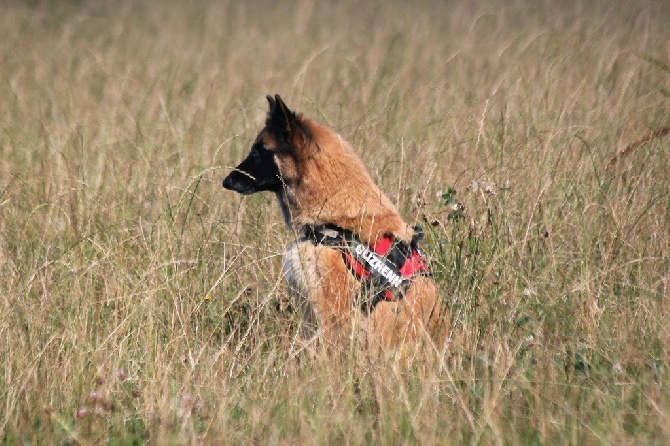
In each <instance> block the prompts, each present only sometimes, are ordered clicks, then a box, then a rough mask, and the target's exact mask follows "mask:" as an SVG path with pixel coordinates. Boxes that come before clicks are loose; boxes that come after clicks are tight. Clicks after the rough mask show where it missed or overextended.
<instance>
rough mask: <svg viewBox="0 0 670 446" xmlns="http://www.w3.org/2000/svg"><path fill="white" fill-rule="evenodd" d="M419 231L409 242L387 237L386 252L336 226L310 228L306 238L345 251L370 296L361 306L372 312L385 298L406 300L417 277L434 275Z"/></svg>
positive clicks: (351, 268)
mask: <svg viewBox="0 0 670 446" xmlns="http://www.w3.org/2000/svg"><path fill="white" fill-rule="evenodd" d="M415 231H416V235H415V236H414V237H413V239H412V243H411V244H409V245H408V244H407V243H403V242H400V241H397V240H392V239H391V238H388V240H383V242H384V243H385V244H386V246H385V249H386V252H385V253H384V254H383V255H382V253H380V252H377V251H376V249H375V248H376V245H375V246H372V247H371V246H368V245H366V244H364V243H362V242H361V240H360V239H359V238H358V237H357V236H356V234H354V233H353V232H352V231H349V230H347V229H343V228H340V227H338V226H334V225H321V226H310V227H307V228H306V230H305V237H304V238H305V239H309V240H311V241H312V242H313V243H315V244H321V245H326V246H329V247H332V248H335V249H338V250H339V251H340V252H341V253H342V257H343V260H344V263H345V264H346V265H347V267H348V268H349V270H350V271H351V272H352V273H353V274H354V275H355V276H356V277H358V278H359V279H361V282H362V283H363V285H364V286H365V288H366V292H365V293H363V294H364V295H365V296H367V297H368V298H367V299H364V300H363V302H361V304H360V306H361V309H362V310H363V311H364V312H370V311H372V310H374V308H375V306H376V305H377V304H378V303H379V302H381V301H387V302H393V301H397V300H400V299H402V298H403V296H404V295H405V293H406V292H407V290H408V288H409V285H410V284H411V283H412V279H413V278H414V277H415V276H417V275H431V273H430V270H429V269H428V267H427V266H426V265H425V263H424V261H423V258H422V257H421V254H420V252H419V250H418V247H417V245H418V242H419V240H421V238H422V237H423V232H422V231H421V228H419V227H418V226H417V227H415ZM378 244H379V243H378Z"/></svg>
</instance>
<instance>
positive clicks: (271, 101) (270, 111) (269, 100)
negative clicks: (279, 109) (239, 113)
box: [265, 95, 277, 114]
mask: <svg viewBox="0 0 670 446" xmlns="http://www.w3.org/2000/svg"><path fill="white" fill-rule="evenodd" d="M265 99H267V100H268V105H269V106H270V109H269V110H268V114H270V113H272V112H273V111H274V108H275V107H276V106H277V103H276V102H275V98H273V97H272V96H270V95H267V96H265Z"/></svg>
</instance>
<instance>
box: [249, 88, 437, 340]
mask: <svg viewBox="0 0 670 446" xmlns="http://www.w3.org/2000/svg"><path fill="white" fill-rule="evenodd" d="M268 100H269V101H270V104H271V113H272V110H273V101H272V98H268ZM276 103H277V104H278V105H277V107H279V108H278V109H280V110H281V111H283V113H284V115H285V116H289V118H288V119H287V120H286V124H287V127H288V129H289V130H288V135H289V138H290V141H291V149H290V150H286V149H285V148H284V149H282V148H281V144H280V143H279V141H278V140H276V139H275V138H277V136H276V135H274V134H273V133H272V132H273V130H272V129H271V128H270V129H269V128H268V127H267V126H266V129H264V130H263V131H262V132H261V133H260V134H259V135H258V138H257V140H256V141H257V142H261V143H262V144H263V145H264V146H265V147H267V149H268V150H270V151H271V152H273V154H274V160H275V162H276V164H277V166H278V168H279V172H280V174H281V177H282V181H283V183H284V187H283V192H279V193H277V195H278V199H279V201H280V206H281V207H282V210H283V211H284V217H285V220H286V222H287V224H288V225H289V226H291V227H292V228H293V229H294V230H295V232H296V234H297V235H298V236H299V235H301V234H302V233H303V232H304V229H305V227H306V226H309V225H321V224H334V225H337V226H339V227H341V228H344V229H349V230H351V231H353V232H354V233H356V234H357V235H358V237H359V238H360V239H361V240H362V241H364V242H366V243H368V244H373V243H375V242H377V241H378V240H379V239H380V238H383V237H386V236H393V237H395V238H397V239H399V240H401V241H403V242H406V243H409V242H410V241H411V239H412V236H413V234H414V231H413V229H412V228H411V226H410V225H408V224H407V223H406V222H405V221H404V220H403V219H402V217H401V216H400V214H399V212H398V210H397V209H396V207H395V206H394V205H393V203H391V201H390V200H389V199H388V198H387V197H386V195H384V193H383V192H382V191H381V190H380V189H379V187H377V185H376V184H375V183H374V181H373V180H372V178H371V177H370V175H369V174H368V172H367V170H366V169H365V167H364V165H363V163H362V161H361V159H360V158H359V157H358V156H357V155H356V154H355V153H354V151H353V149H352V148H351V146H350V145H349V144H348V143H347V142H346V141H345V140H344V139H342V137H340V135H338V134H337V133H335V132H334V131H333V130H331V129H329V128H327V127H325V126H323V125H321V124H318V123H316V122H314V121H312V120H310V119H307V118H304V117H302V116H300V115H294V114H292V112H290V111H289V110H288V108H285V107H286V106H285V105H284V104H283V102H282V101H281V99H280V98H279V97H278V96H277V97H276ZM275 110H276V109H275ZM280 118H281V116H280ZM284 269H285V272H286V276H287V279H288V281H289V284H290V286H291V288H292V289H293V290H294V292H295V294H296V296H297V297H298V299H299V301H300V303H301V305H302V306H303V308H304V311H305V324H306V328H307V331H308V332H309V331H311V330H314V329H315V328H316V327H318V332H319V333H320V337H321V339H322V340H323V341H324V342H326V343H328V344H330V343H340V342H342V341H343V340H345V339H348V338H349V337H350V336H351V335H352V333H354V331H355V328H356V326H357V325H356V321H360V327H361V328H362V329H363V331H364V332H366V333H367V335H368V336H367V342H368V343H369V344H370V345H379V346H382V347H386V346H392V345H399V344H402V343H405V344H407V343H414V344H416V343H417V342H418V341H421V340H432V341H433V342H434V343H435V344H437V346H438V347H442V346H443V345H444V342H445V337H446V331H447V330H446V322H447V321H449V317H448V314H447V312H446V311H444V309H443V308H442V306H441V304H440V299H439V297H438V294H437V290H436V288H435V284H434V283H433V281H432V280H431V279H430V278H428V277H424V276H419V277H415V278H414V280H413V282H412V284H411V285H410V287H409V290H408V292H407V293H406V295H405V296H404V298H403V299H401V300H400V301H398V302H380V303H379V304H377V305H376V307H375V308H374V309H373V310H372V311H371V313H370V314H369V315H368V314H362V311H361V309H360V306H359V305H356V304H355V298H356V296H357V294H358V293H361V291H362V287H361V283H360V281H359V280H358V279H357V278H356V277H354V276H353V274H352V273H351V272H350V271H349V269H348V268H347V266H346V264H345V263H344V260H343V258H342V254H341V252H340V251H337V250H335V249H332V248H330V247H327V246H324V245H315V244H313V243H312V242H311V241H302V242H295V243H293V244H292V245H291V247H290V248H289V250H287V252H286V254H285V255H284Z"/></svg>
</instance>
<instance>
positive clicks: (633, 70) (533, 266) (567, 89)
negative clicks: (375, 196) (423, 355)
mask: <svg viewBox="0 0 670 446" xmlns="http://www.w3.org/2000/svg"><path fill="white" fill-rule="evenodd" d="M621 3H622V4H617V3H612V2H604V1H596V2H579V1H558V0H557V1H546V2H540V3H537V2H535V3H528V2H521V1H514V0H512V1H494V0H481V1H477V2H470V3H467V4H466V3H465V2H463V3H462V4H451V5H446V4H443V3H441V2H430V1H426V2H421V3H412V4H410V3H405V2H369V3H365V4H362V5H360V4H356V2H335V3H330V2H329V3H317V2H311V1H308V0H305V1H301V2H280V3H277V2H270V1H265V2H264V1H258V2H247V3H238V2H205V1H196V2H178V1H163V2H132V1H121V2H78V1H74V0H73V1H68V2H49V1H36V2H26V3H23V2H11V1H7V2H2V3H0V280H1V282H0V283H1V287H0V290H1V291H2V298H1V299H0V305H1V307H0V339H5V341H2V342H1V343H0V357H1V358H2V363H3V365H4V367H3V369H2V373H1V374H0V401H1V402H2V403H0V404H1V405H0V438H2V442H3V443H9V444H13V443H19V442H21V443H23V442H30V443H36V444H44V443H68V444H72V443H96V442H99V441H107V442H112V443H131V442H151V443H198V442H202V443H207V444H227V443H299V444H302V443H315V444H322V443H354V444H356V443H364V442H365V443H367V442H374V443H391V444H395V443H405V442H408V443H423V444H434V443H447V444H449V443H455V444H461V443H483V444H488V443H496V444H503V443H525V444H529V443H535V444H539V443H542V444H544V443H574V444H599V443H617V444H621V443H647V444H661V443H664V442H666V441H667V440H668V438H670V427H669V426H670V423H669V421H670V420H669V418H670V392H668V386H667V383H668V376H669V375H668V366H669V364H670V353H669V352H670V329H668V326H669V325H668V321H669V320H670V310H668V308H669V297H670V296H669V294H670V293H669V290H668V286H669V285H670V284H669V283H668V282H669V277H670V273H669V271H670V263H669V262H670V254H669V252H668V251H669V246H670V241H669V239H670V229H669V228H670V221H669V220H670V174H669V172H668V166H669V165H670V150H669V148H670V143H669V139H668V138H655V139H651V140H649V141H647V142H645V143H643V144H640V145H639V146H637V147H636V148H635V150H632V151H628V152H626V156H624V157H621V159H619V160H618V161H616V162H615V163H614V164H613V165H611V166H609V165H608V163H609V162H610V160H611V159H612V158H613V157H614V156H615V154H616V153H617V152H618V151H620V150H622V149H623V148H624V147H625V146H626V145H627V144H629V143H632V142H634V141H638V140H641V139H643V138H644V137H645V135H647V134H648V133H649V132H652V131H654V130H657V129H659V128H662V127H664V126H668V125H670V103H669V99H668V95H669V93H668V91H669V89H670V68H668V65H667V64H668V63H670V43H669V42H670V41H669V40H668V39H667V37H668V30H669V29H670V6H668V5H667V2H665V1H660V0H659V1H643V2H636V3H635V4H633V2H628V4H623V3H624V2H621ZM275 92H277V93H280V94H282V95H283V97H284V98H285V99H286V101H287V103H288V104H289V106H291V107H293V108H295V109H297V110H300V111H303V112H304V113H305V114H307V115H309V116H311V117H314V118H316V119H318V120H320V121H322V122H324V123H327V124H329V125H331V126H332V127H334V128H336V129H338V131H340V132H341V133H342V135H343V136H344V137H345V138H347V139H349V140H350V141H351V142H352V143H353V144H354V146H355V147H356V149H357V150H358V151H359V153H360V154H361V155H362V156H363V158H364V160H365V162H366V165H367V166H368V168H369V169H370V171H371V172H372V174H373V176H374V178H376V179H377V181H378V182H379V183H380V184H381V185H382V187H383V189H384V190H385V191H387V193H388V194H389V196H390V197H391V198H392V199H393V200H394V201H395V202H397V203H398V205H399V206H400V208H401V209H402V212H403V214H404V215H405V216H406V217H407V219H408V221H412V222H414V221H416V222H419V223H421V224H423V225H424V228H425V229H426V230H427V232H428V234H427V237H426V240H425V242H424V250H425V251H426V252H427V253H428V254H429V255H430V257H431V258H432V261H433V263H432V265H433V268H434V270H435V276H436V280H437V281H438V284H439V286H440V288H441V289H442V292H443V296H444V301H445V303H446V304H447V305H448V306H449V307H450V308H451V315H452V321H451V324H452V327H453V339H452V343H451V345H450V346H449V348H448V350H447V351H446V352H445V353H446V354H445V356H444V358H443V360H438V361H425V362H423V361H417V362H415V363H414V364H412V365H411V366H409V367H408V366H407V364H404V363H403V362H402V361H397V360H396V359H395V358H394V357H392V356H391V357H389V358H371V357H370V356H369V355H366V353H365V351H363V350H361V349H360V348H359V347H357V346H356V345H355V344H353V343H352V344H351V345H343V346H341V347H340V349H339V351H340V352H339V353H337V352H335V353H331V354H329V355H326V354H322V353H321V352H320V351H319V350H318V348H317V349H316V350H313V351H312V353H311V354H307V353H305V352H304V351H301V345H302V343H301V342H300V341H301V339H300V328H299V319H300V318H299V315H297V314H296V313H295V311H294V310H293V309H292V305H291V301H290V298H289V296H288V292H287V289H286V286H285V284H284V282H283V278H282V273H281V253H282V252H283V249H284V247H285V246H286V244H287V243H289V242H290V240H291V239H292V237H293V234H291V233H290V232H289V231H287V230H286V229H285V228H284V227H283V224H282V223H281V217H280V215H279V212H278V209H276V204H275V203H274V201H273V199H272V197H270V196H264V195H259V196H252V197H248V198H240V197H238V196H236V195H234V194H232V193H230V192H227V191H224V190H222V188H221V187H220V180H221V179H222V178H223V176H224V174H225V173H226V172H227V170H228V169H230V168H231V166H234V165H235V164H236V163H237V162H238V161H239V160H240V159H241V158H242V157H243V156H244V154H245V152H246V150H247V148H248V146H249V144H250V141H251V140H252V138H253V137H254V136H255V134H256V132H257V130H258V129H259V128H260V126H261V125H262V122H263V115H264V113H265V103H264V95H265V94H267V93H275ZM450 189H451V190H450ZM454 200H459V201H460V203H461V204H462V205H463V206H464V208H465V212H464V216H463V218H460V219H459V218H451V219H450V218H448V216H447V215H448V209H449V206H447V205H451V204H453V201H454Z"/></svg>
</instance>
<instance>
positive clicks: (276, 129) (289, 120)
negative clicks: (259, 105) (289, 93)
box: [265, 94, 304, 143]
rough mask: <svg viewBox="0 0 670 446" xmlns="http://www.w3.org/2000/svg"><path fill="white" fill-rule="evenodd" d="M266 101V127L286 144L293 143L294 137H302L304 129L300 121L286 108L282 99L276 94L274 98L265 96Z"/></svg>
mask: <svg viewBox="0 0 670 446" xmlns="http://www.w3.org/2000/svg"><path fill="white" fill-rule="evenodd" d="M266 99H267V100H268V105H269V109H268V116H267V119H266V121H265V125H266V127H268V129H269V130H270V131H271V132H273V133H274V134H275V135H277V136H280V137H281V138H282V139H283V140H284V141H285V142H287V143H292V142H295V141H294V137H295V136H303V135H302V133H304V129H303V128H302V127H303V126H302V124H301V122H300V119H299V118H298V116H296V114H295V113H293V112H292V111H291V110H290V109H289V108H288V107H287V106H286V104H285V103H284V101H283V100H282V98H281V97H280V96H279V95H278V94H276V95H275V97H274V98H273V97H272V96H267V97H266Z"/></svg>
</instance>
